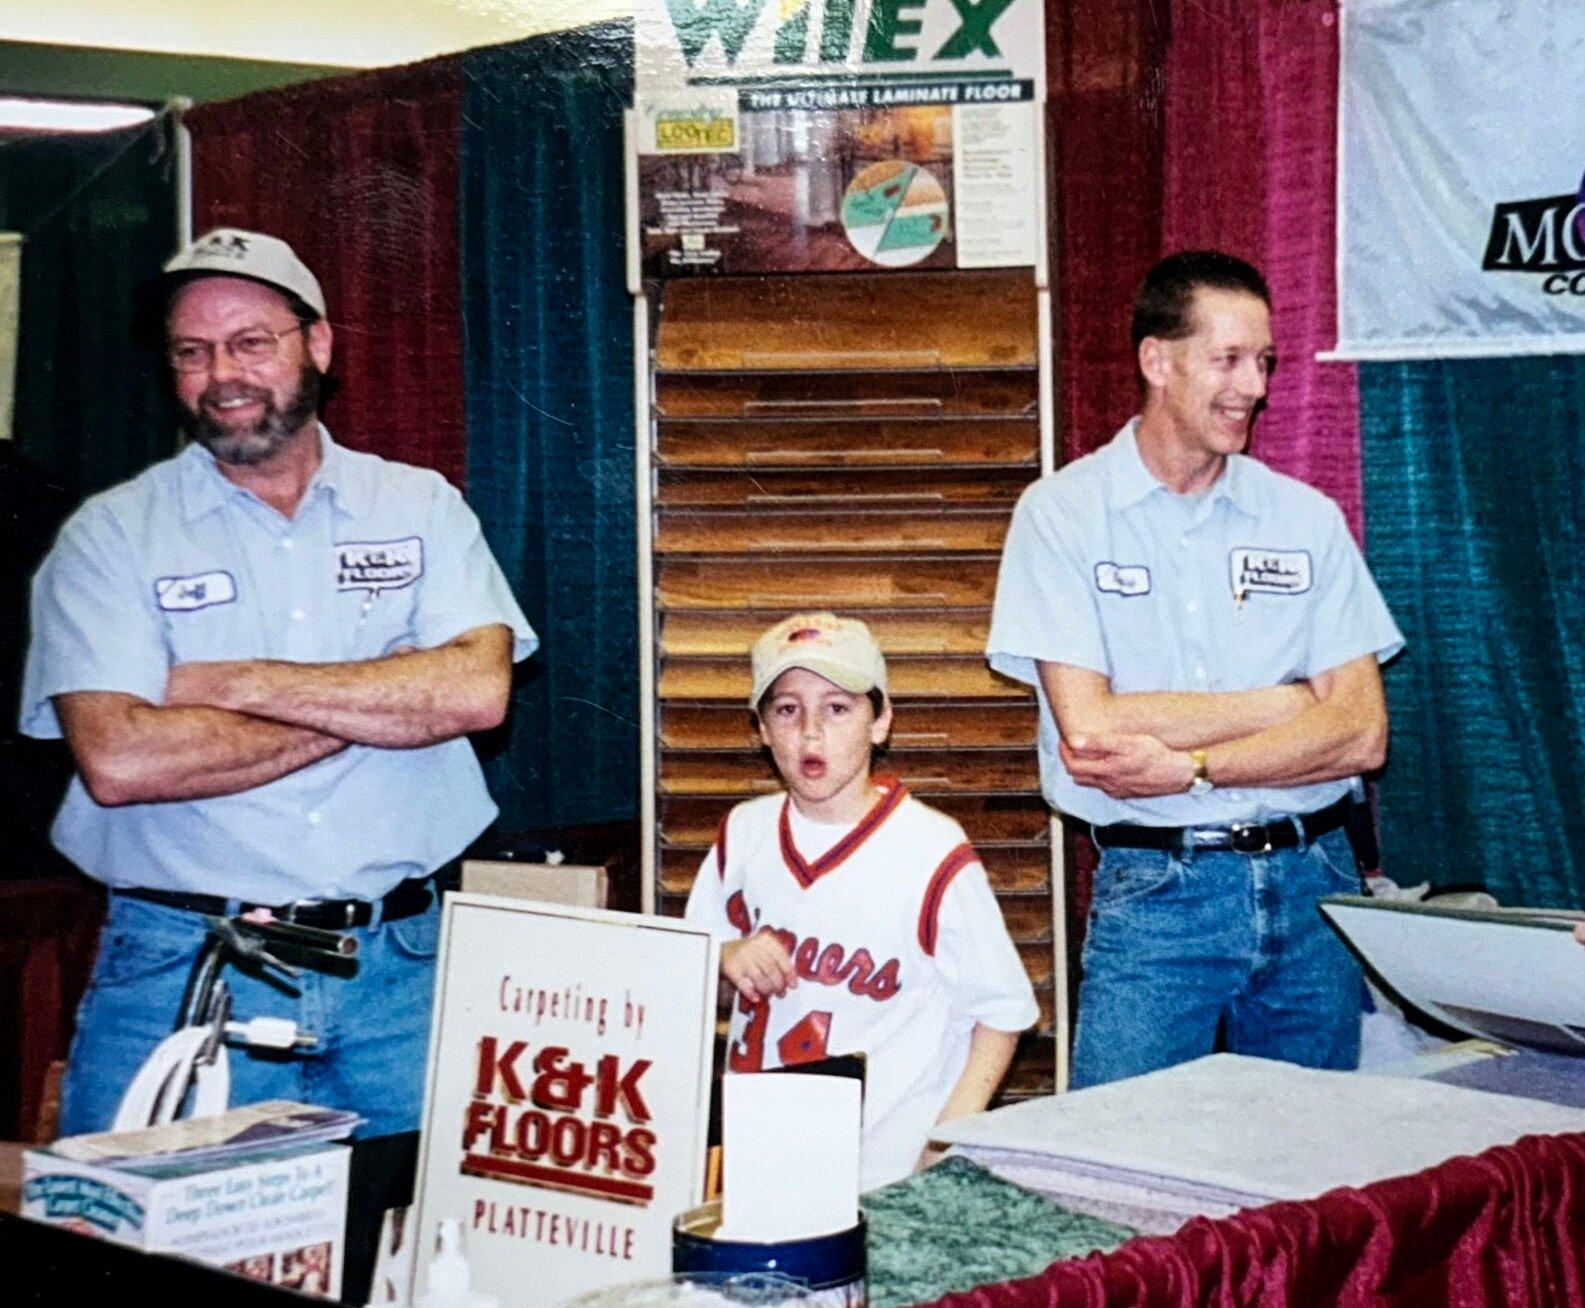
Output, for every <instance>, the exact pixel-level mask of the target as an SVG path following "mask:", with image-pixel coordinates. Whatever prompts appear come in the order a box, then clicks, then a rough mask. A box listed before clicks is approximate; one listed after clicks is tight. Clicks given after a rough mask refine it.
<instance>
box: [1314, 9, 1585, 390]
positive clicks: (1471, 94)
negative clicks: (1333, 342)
mask: <svg viewBox="0 0 1585 1308" xmlns="http://www.w3.org/2000/svg"><path fill="white" fill-rule="evenodd" d="M1582 64H1585V5H1581V4H1580V3H1579V0H1526V3H1524V4H1492V3H1490V0H1346V3H1345V5H1344V10H1343V34H1342V75H1341V76H1342V80H1341V86H1340V108H1339V113H1340V119H1341V121H1340V126H1339V130H1340V142H1339V168H1338V184H1339V196H1338V214H1339V232H1338V336H1339V340H1338V347H1337V350H1336V351H1335V353H1333V354H1330V355H1329V356H1327V357H1332V358H1342V359H1394V358H1396V359H1407V358H1436V357H1446V356H1457V355H1503V354H1552V353H1560V352H1578V351H1581V350H1585V184H1582V182H1581V173H1582V171H1585V115H1581V114H1578V113H1576V112H1574V111H1573V102H1572V101H1571V100H1570V98H1569V95H1568V91H1567V88H1568V87H1570V86H1572V85H1574V80H1575V78H1577V77H1578V76H1579V70H1580V68H1581V66H1582Z"/></svg>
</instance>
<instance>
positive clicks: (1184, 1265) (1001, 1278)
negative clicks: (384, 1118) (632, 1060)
mask: <svg viewBox="0 0 1585 1308" xmlns="http://www.w3.org/2000/svg"><path fill="white" fill-rule="evenodd" d="M353 1148H354V1159H353V1176H354V1183H353V1207H352V1210H351V1211H349V1213H348V1231H349V1242H348V1259H347V1270H346V1279H345V1301H346V1302H349V1303H361V1302H363V1296H364V1295H365V1294H366V1292H367V1287H368V1283H369V1277H370V1271H371V1267H372V1259H373V1253H374V1244H375V1240H376V1237H377V1233H378V1229H379V1213H380V1212H381V1211H383V1207H384V1205H385V1204H387V1203H400V1202H403V1201H404V1200H405V1199H406V1198H407V1197H408V1195H409V1194H410V1192H411V1185H412V1163H413V1158H414V1152H415V1137H413V1136H411V1135H408V1136H391V1137H387V1138H386V1139H383V1140H371V1141H367V1142H360V1143H358V1144H356V1145H354V1146H353ZM866 1208H867V1211H868V1212H869V1216H870V1223H871V1248H870V1290H871V1304H872V1305H873V1308H900V1306H901V1305H904V1304H908V1303H918V1302H924V1301H928V1300H931V1299H937V1300H938V1302H939V1303H940V1305H942V1308H1037V1306H1038V1308H1050V1306H1051V1305H1053V1304H1060V1305H1062V1308H1070V1305H1072V1306H1073V1308H1158V1306H1160V1308H1167V1306H1169V1305H1171V1306H1174V1308H1176V1306H1177V1305H1183V1306H1185V1308H1188V1306H1190V1305H1200V1304H1207V1303H1215V1304H1224V1305H1260V1306H1261V1308H1268V1306H1269V1308H1276V1306H1278V1305H1283V1306H1288V1305H1292V1306H1293V1308H1309V1306H1311V1305H1314V1308H1322V1306H1323V1305H1334V1304H1341V1305H1359V1306H1360V1308H1364V1305H1367V1304H1368V1305H1372V1306H1375V1305H1382V1304H1396V1305H1403V1308H1435V1306H1436V1305H1453V1304H1457V1305H1459V1308H1508V1306H1509V1305H1535V1308H1585V1134H1582V1135H1566V1136H1531V1137H1526V1138H1525V1139H1523V1140H1520V1141H1519V1142H1518V1143H1516V1144H1513V1145H1505V1146H1502V1147H1500V1148H1496V1149H1491V1150H1488V1151H1487V1152H1485V1153H1483V1154H1481V1155H1479V1156H1478V1157H1474V1158H1454V1159H1451V1160H1449V1161H1448V1162H1446V1163H1443V1164H1441V1165H1440V1166H1438V1167H1435V1168H1432V1169H1430V1170H1429V1171H1426V1172H1422V1173H1419V1174H1417V1175H1415V1176H1409V1177H1398V1178H1394V1179H1392V1180H1389V1181H1381V1182H1377V1183H1376V1184H1374V1185H1370V1186H1365V1187H1362V1188H1360V1189H1357V1190H1351V1189H1344V1190H1335V1191H1332V1192H1331V1193H1329V1194H1326V1195H1323V1196H1321V1197H1320V1198H1318V1199H1313V1200H1309V1201H1306V1202H1304V1203H1279V1204H1271V1205H1269V1206H1267V1207H1264V1208H1256V1209H1251V1210H1248V1211H1246V1212H1243V1213H1240V1214H1238V1215H1237V1216H1235V1217H1231V1218H1226V1219H1223V1220H1221V1221H1208V1220H1195V1221H1192V1222H1190V1223H1188V1224H1187V1225H1186V1226H1185V1227H1184V1228H1183V1229H1182V1230H1181V1231H1179V1232H1178V1233H1177V1234H1176V1235H1173V1236H1169V1237H1164V1238H1157V1239H1135V1240H1127V1239H1126V1237H1127V1234H1128V1233H1127V1231H1126V1230H1124V1229H1123V1228H1121V1227H1117V1226H1114V1225H1113V1224H1111V1223H1107V1222H1100V1221H1097V1220H1096V1219H1094V1218H1089V1217H1084V1216H1081V1215H1079V1214H1075V1213H1069V1212H1067V1211H1065V1210H1063V1209H1060V1208H1058V1207H1057V1206H1056V1205H1054V1204H1051V1203H1049V1202H1048V1201H1046V1200H1044V1199H1041V1198H1040V1197H1039V1196H1036V1195H1033V1194H1031V1193H1029V1192H1027V1191H1022V1190H1019V1189H1018V1188H1017V1187H1015V1186H1010V1185H1008V1184H1007V1183H1006V1182H1004V1181H1001V1180H999V1179H998V1178H996V1177H994V1176H991V1175H990V1174H989V1173H987V1172H984V1171H983V1170H982V1169H980V1168H977V1167H975V1166H973V1165H972V1164H970V1163H968V1162H966V1161H965V1160H961V1159H949V1160H947V1162H946V1163H944V1164H942V1165H941V1166H940V1167H939V1168H937V1169H935V1170H933V1171H932V1172H929V1173H925V1174H923V1175H921V1176H916V1177H912V1178H910V1179H909V1180H907V1181H904V1182H900V1183H899V1184H897V1185H895V1186H890V1187H887V1188H886V1189H885V1190H883V1191H879V1192H877V1194H876V1195H874V1196H872V1197H871V1198H870V1199H869V1200H867V1201H866ZM1124 1241H1126V1243H1125V1242H1124ZM1091 1250H1109V1252H1088V1251H1091ZM1087 1253H1088V1256H1085V1255H1086V1254H1087ZM1056 1259H1065V1260H1066V1261H1053V1260H1056ZM0 1260H3V1261H4V1264H5V1266H6V1267H7V1288H8V1294H7V1296H6V1298H5V1302H6V1303H7V1304H13V1303H14V1304H19V1305H55V1304H64V1303H72V1304H75V1303H100V1302H108V1301H109V1300H110V1299H111V1298H112V1297H114V1298H115V1299H126V1300H128V1301H135V1300H140V1299H146V1298H149V1297H151V1296H163V1299H164V1301H165V1302H171V1303H224V1304H226V1305H228V1308H229V1305H242V1306H243V1308H247V1306H248V1305H254V1304H257V1305H260V1308H267V1306H268V1305H271V1304H281V1305H286V1304H292V1303H307V1302H323V1301H315V1300H308V1299H306V1298H305V1297H303V1296H300V1295H297V1294H293V1293H292V1292H290V1291H286V1290H279V1289H276V1288H273V1287H271V1286H266V1285H262V1284H258V1283H256V1282H250V1281H246V1280H243V1279H241V1278H238V1277H233V1276H229V1275H227V1274H226V1273H223V1272H220V1271H216V1270H214V1269H211V1268H207V1267H202V1266H200V1265H198V1264H195V1263H188V1262H184V1261H182V1260H180V1259H174V1258H165V1257H159V1256H153V1255H147V1254H141V1253H137V1252H135V1251H132V1250H129V1249H124V1248H120V1247H119V1246H115V1245H110V1244H106V1243H104V1242H102V1241H98V1240H92V1239H89V1238H87V1237H83V1236H78V1235H76V1234H74V1233H72V1232H68V1231H61V1230H55V1229H52V1228H47V1227H41V1226H39V1225H37V1224H35V1223H32V1222H25V1221H23V1220H21V1219H19V1218H15V1217H8V1216H0ZM1041 1269H1043V1270H1041ZM1036 1272H1038V1274H1033V1273H1036ZM1018 1276H1022V1277H1024V1279H1015V1280H1009V1279H1007V1278H1009V1277H1018ZM976 1285H977V1286H979V1288H977V1289H970V1287H972V1286H976ZM949 1292H950V1293H949ZM943 1294H945V1296H946V1297H944V1298H942V1297H940V1296H942V1295H943Z"/></svg>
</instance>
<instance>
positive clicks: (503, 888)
mask: <svg viewBox="0 0 1585 1308" xmlns="http://www.w3.org/2000/svg"><path fill="white" fill-rule="evenodd" d="M462 889H463V891H464V892H466V893H468V894H480V895H501V896H503V897H504V898H507V899H532V900H534V901H536V902H538V903H541V904H568V905H570V906H571V907H573V908H604V907H605V906H606V903H607V900H608V899H609V897H610V888H609V882H608V877H607V873H606V870H605V868H603V867H599V866H590V865H587V864H582V863H519V862H516V861H510V860H506V859H488V858H470V859H465V860H464V861H463V864H462Z"/></svg>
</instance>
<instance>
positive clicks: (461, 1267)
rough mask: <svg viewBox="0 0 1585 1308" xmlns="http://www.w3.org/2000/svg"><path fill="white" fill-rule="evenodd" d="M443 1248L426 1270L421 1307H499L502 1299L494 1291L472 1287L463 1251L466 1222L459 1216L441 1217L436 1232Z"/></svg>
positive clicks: (419, 1299)
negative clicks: (478, 1289)
mask: <svg viewBox="0 0 1585 1308" xmlns="http://www.w3.org/2000/svg"><path fill="white" fill-rule="evenodd" d="M436 1243H437V1244H438V1245H439V1250H438V1252H437V1253H436V1254H435V1256H434V1258H433V1259H432V1260H431V1261H430V1264H429V1269H428V1271H427V1272H426V1273H425V1274H424V1293H423V1294H421V1295H419V1297H418V1304H417V1308H498V1305H499V1303H500V1301H499V1300H498V1299H497V1298H496V1297H495V1296H494V1295H490V1294H476V1293H474V1291H473V1290H472V1289H471V1288H470V1285H469V1275H468V1260H467V1259H466V1258H465V1257H464V1256H463V1253H462V1225H461V1223H459V1222H458V1221H457V1219H456V1218H455V1217H443V1218H441V1219H440V1229H439V1231H438V1233H437V1236H436Z"/></svg>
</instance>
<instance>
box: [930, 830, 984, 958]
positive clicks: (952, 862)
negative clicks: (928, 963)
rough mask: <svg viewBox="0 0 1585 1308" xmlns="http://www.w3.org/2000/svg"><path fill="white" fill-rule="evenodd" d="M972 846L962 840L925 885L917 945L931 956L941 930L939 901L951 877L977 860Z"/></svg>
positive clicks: (933, 953) (944, 896) (942, 897)
mask: <svg viewBox="0 0 1585 1308" xmlns="http://www.w3.org/2000/svg"><path fill="white" fill-rule="evenodd" d="M978 860H979V855H978V854H976V853H975V852H974V846H973V845H971V844H969V842H968V841H966V840H965V841H964V842H963V843H962V844H961V845H959V846H958V847H957V848H956V849H954V850H953V851H952V852H951V853H950V854H948V855H947V856H946V857H945V858H944V859H942V860H941V865H940V866H939V867H938V868H936V870H935V871H934V872H932V873H931V874H930V884H929V885H928V886H926V887H925V898H924V902H923V903H922V904H920V905H919V947H920V948H921V949H923V950H924V951H925V953H927V954H929V955H930V956H931V957H932V958H934V957H935V952H936V938H937V936H938V935H939V934H940V931H941V920H940V919H941V901H942V900H943V899H945V898H946V897H947V890H948V888H949V887H950V886H951V885H952V882H953V879H954V878H955V877H956V876H957V875H958V873H959V872H961V871H963V869H964V868H966V867H967V866H968V865H969V864H970V863H974V862H978Z"/></svg>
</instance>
